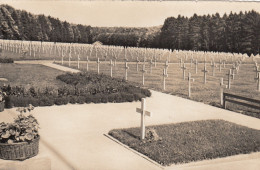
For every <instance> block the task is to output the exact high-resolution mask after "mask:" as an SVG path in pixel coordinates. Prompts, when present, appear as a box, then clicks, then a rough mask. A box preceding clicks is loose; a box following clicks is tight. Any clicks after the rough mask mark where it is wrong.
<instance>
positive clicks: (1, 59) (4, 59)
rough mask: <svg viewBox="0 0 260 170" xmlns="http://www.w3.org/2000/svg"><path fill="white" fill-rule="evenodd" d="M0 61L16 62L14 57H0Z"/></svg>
mask: <svg viewBox="0 0 260 170" xmlns="http://www.w3.org/2000/svg"><path fill="white" fill-rule="evenodd" d="M0 63H14V59H12V58H6V57H5V58H0Z"/></svg>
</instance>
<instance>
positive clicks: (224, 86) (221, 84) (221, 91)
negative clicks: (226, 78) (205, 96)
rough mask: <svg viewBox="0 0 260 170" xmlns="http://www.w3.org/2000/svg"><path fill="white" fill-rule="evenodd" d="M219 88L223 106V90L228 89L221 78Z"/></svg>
mask: <svg viewBox="0 0 260 170" xmlns="http://www.w3.org/2000/svg"><path fill="white" fill-rule="evenodd" d="M219 87H220V105H221V106H222V105H223V91H224V90H223V88H227V85H224V83H223V78H220V83H219Z"/></svg>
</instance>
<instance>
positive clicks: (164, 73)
mask: <svg viewBox="0 0 260 170" xmlns="http://www.w3.org/2000/svg"><path fill="white" fill-rule="evenodd" d="M166 77H168V74H167V71H166V69H165V68H164V69H163V90H165V79H166Z"/></svg>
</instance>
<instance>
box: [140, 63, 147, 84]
mask: <svg viewBox="0 0 260 170" xmlns="http://www.w3.org/2000/svg"><path fill="white" fill-rule="evenodd" d="M141 72H142V76H143V86H144V73H145V72H146V70H145V65H144V64H143V69H142V70H141Z"/></svg>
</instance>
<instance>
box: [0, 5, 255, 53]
mask: <svg viewBox="0 0 260 170" xmlns="http://www.w3.org/2000/svg"><path fill="white" fill-rule="evenodd" d="M0 21H1V28H0V38H2V39H18V40H34V41H53V42H68V43H71V42H73V43H93V42H95V41H100V42H102V43H103V44H105V45H118V46H132V47H152V48H167V49H181V50H197V51H222V52H236V53H239V52H240V53H247V54H249V55H250V54H251V53H253V54H257V53H259V51H260V14H259V13H258V12H256V11H249V12H245V13H243V12H240V13H239V14H236V13H232V12H231V13H230V14H229V15H227V14H225V15H224V16H223V17H221V16H220V15H219V14H218V13H216V14H214V15H203V16H198V15H197V14H194V15H193V16H192V17H190V18H187V17H183V16H181V15H179V16H178V17H177V18H175V17H169V18H167V19H166V20H165V22H164V24H163V26H155V27H147V28H134V27H91V26H86V25H81V24H77V25H76V24H71V23H68V22H66V21H60V20H59V19H57V18H53V17H51V16H48V17H47V16H44V15H33V14H31V13H28V12H26V11H21V10H16V9H14V8H12V7H11V6H8V5H0Z"/></svg>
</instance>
